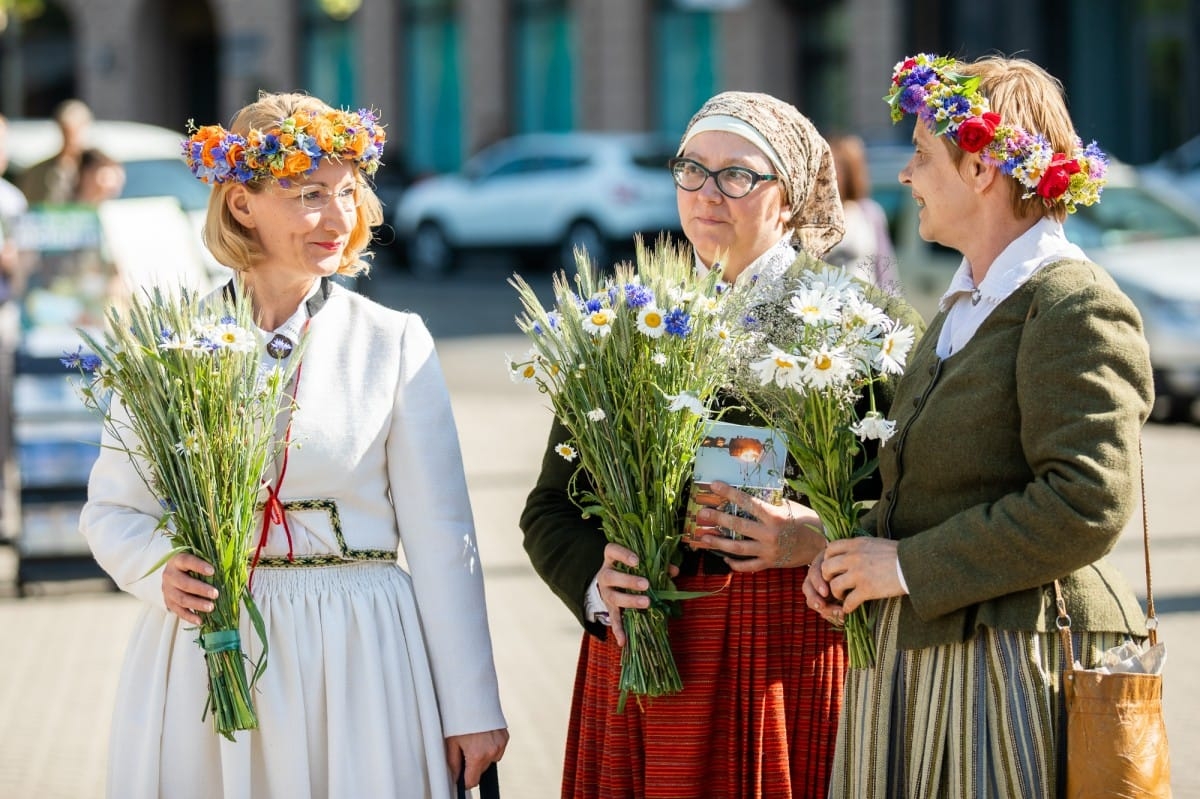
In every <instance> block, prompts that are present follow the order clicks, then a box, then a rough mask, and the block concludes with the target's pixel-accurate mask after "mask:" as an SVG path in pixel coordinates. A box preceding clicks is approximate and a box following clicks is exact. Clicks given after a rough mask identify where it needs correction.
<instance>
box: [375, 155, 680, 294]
mask: <svg viewBox="0 0 1200 799" xmlns="http://www.w3.org/2000/svg"><path fill="white" fill-rule="evenodd" d="M676 145H677V142H676V141H675V140H674V139H668V138H664V137H659V136H655V135H653V134H636V133H580V132H575V133H533V134H526V135H522V136H516V137H513V138H510V139H505V140H503V141H500V142H498V143H496V144H494V145H492V146H491V147H488V148H486V149H484V150H482V151H481V152H480V153H479V154H478V155H476V156H475V157H473V158H471V159H470V160H469V161H467V163H466V164H465V165H464V166H463V168H462V171H461V172H460V173H458V174H451V175H442V176H437V177H432V178H428V179H425V180H423V181H418V182H417V183H415V184H413V185H412V186H411V187H410V188H409V189H408V190H407V191H405V192H404V194H403V195H402V196H401V198H400V204H399V206H398V207H397V209H396V212H395V214H394V216H393V218H392V222H393V227H394V228H395V230H396V237H397V241H398V242H404V243H405V245H406V247H407V250H408V263H409V268H410V269H411V270H412V271H413V272H414V273H415V274H418V275H421V276H423V277H440V276H443V275H445V274H447V273H448V272H450V271H451V269H452V268H453V267H454V264H455V261H456V259H457V257H458V256H459V255H460V254H462V253H465V252H468V251H482V250H506V251H509V252H516V253H519V254H530V253H538V254H548V255H549V256H550V258H551V262H552V263H553V264H554V265H555V266H559V267H570V266H571V265H572V264H574V256H573V254H572V252H573V249H574V248H575V247H584V248H586V249H587V251H588V253H589V254H590V255H591V257H592V259H593V260H595V261H596V262H599V263H601V264H607V263H609V261H610V256H611V255H612V253H613V248H614V247H622V246H625V245H627V244H629V243H630V241H631V239H632V237H633V235H634V234H635V233H645V234H647V235H648V236H654V235H657V234H658V233H659V232H662V231H668V232H678V231H679V214H678V211H677V209H676V206H675V184H674V182H673V181H672V180H671V175H670V172H668V171H667V159H668V158H670V157H671V156H672V155H674V154H675V149H676Z"/></svg>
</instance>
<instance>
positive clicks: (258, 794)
mask: <svg viewBox="0 0 1200 799" xmlns="http://www.w3.org/2000/svg"><path fill="white" fill-rule="evenodd" d="M253 586H254V588H253V594H254V598H255V601H256V602H257V603H258V606H259V610H260V611H261V612H262V616H263V620H264V621H265V623H266V628H267V640H268V645H269V647H270V649H269V653H268V662H267V668H266V672H265V673H264V674H263V676H262V678H261V679H260V680H259V682H258V684H257V686H256V688H255V692H254V701H255V708H256V711H257V714H258V723H259V727H258V729H257V730H247V731H241V732H237V733H235V736H236V738H237V740H236V742H230V741H229V740H227V739H225V738H224V737H222V736H220V735H218V734H217V733H216V732H214V730H213V726H212V719H211V718H207V719H204V720H202V719H201V716H202V714H203V712H204V706H205V700H206V698H207V692H208V681H207V670H206V667H205V663H204V654H203V652H202V651H201V649H200V647H199V645H197V644H196V642H195V640H196V638H197V632H196V630H195V629H194V628H189V627H187V626H186V625H184V624H183V623H182V622H181V621H180V620H179V619H178V617H176V616H174V615H172V614H166V613H164V612H163V611H160V610H158V609H155V608H148V609H147V610H146V611H145V612H144V613H143V614H142V616H141V618H140V619H139V621H138V623H137V624H136V626H135V628H134V632H133V637H132V639H131V642H130V647H129V652H128V654H127V656H126V661H125V666H124V670H123V672H122V677H121V682H120V685H119V687H118V690H117V701H116V711H115V713H114V718H113V729H112V738H111V740H110V754H109V775H108V795H109V796H110V797H112V799H142V798H143V797H144V798H145V799H157V797H168V798H169V799H193V798H194V799H201V798H203V799H208V797H222V799H267V798H268V797H279V798H280V799H284V798H285V797H286V799H296V798H297V797H313V799H317V797H328V799H341V798H343V797H344V798H345V799H359V798H360V797H366V796H381V797H382V796H388V797H392V796H396V797H400V796H402V797H406V798H407V797H414V798H416V799H420V798H421V797H428V798H430V799H433V798H434V797H436V798H437V799H445V798H446V797H453V796H454V795H455V794H454V785H453V783H452V782H451V779H450V773H449V768H448V766H447V763H446V755H445V747H444V743H443V739H442V730H441V720H440V718H439V715H438V707H437V699H436V695H435V693H434V687H433V678H432V676H431V673H430V668H429V662H428V658H427V655H426V652H425V645H424V641H423V639H422V636H421V625H420V617H419V615H418V613H417V605H416V599H415V597H414V595H413V590H412V582H411V579H410V578H409V576H408V574H407V573H405V572H404V571H403V570H402V569H401V568H400V567H399V566H397V565H395V564H393V563H376V562H363V563H352V564H346V565H335V566H321V567H300V568H297V567H292V568H262V567H260V568H258V569H257V570H256V571H255V573H254V580H253ZM246 615H247V614H246V613H245V612H244V610H243V613H242V617H243V618H242V630H241V638H242V647H243V651H245V652H246V654H247V655H248V656H249V657H250V659H251V661H254V660H257V658H258V654H259V650H260V646H259V643H258V640H257V636H256V635H255V633H254V632H253V631H252V629H251V628H250V626H249V621H248V619H247V618H246ZM247 665H248V667H249V668H252V666H251V664H247Z"/></svg>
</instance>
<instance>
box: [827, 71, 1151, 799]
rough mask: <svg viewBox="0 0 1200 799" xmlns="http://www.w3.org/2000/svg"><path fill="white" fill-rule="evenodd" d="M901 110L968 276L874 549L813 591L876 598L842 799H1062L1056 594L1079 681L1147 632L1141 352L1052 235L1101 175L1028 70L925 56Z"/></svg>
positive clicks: (849, 600)
mask: <svg viewBox="0 0 1200 799" xmlns="http://www.w3.org/2000/svg"><path fill="white" fill-rule="evenodd" d="M890 101H891V104H892V109H893V118H894V119H899V118H900V117H901V116H903V115H904V114H914V115H916V117H917V121H916V124H915V130H914V133H913V147H914V154H913V156H912V159H911V160H910V161H909V163H908V165H907V166H906V167H905V168H904V170H903V171H902V172H901V173H900V182H901V183H903V184H904V185H906V186H908V187H909V188H910V189H911V190H912V196H913V199H914V200H915V201H916V202H917V204H918V206H920V208H921V211H920V232H921V236H922V237H923V238H925V239H927V240H929V241H936V242H938V243H940V244H943V245H945V246H947V247H951V248H953V249H956V250H958V251H959V252H961V253H962V255H963V262H962V265H961V267H960V268H959V270H958V272H957V273H956V274H955V276H954V278H953V280H952V282H951V284H950V287H949V290H948V291H947V292H946V294H945V295H944V297H943V298H942V302H941V310H940V312H939V313H938V314H937V316H936V317H935V318H934V319H933V320H932V322H931V323H930V326H929V329H928V330H927V332H926V335H925V337H924V339H923V340H922V341H921V342H920V344H919V345H918V346H917V348H916V349H915V350H914V351H913V353H912V354H911V355H910V357H909V362H908V367H907V370H906V372H905V374H904V376H903V377H902V379H901V381H900V383H899V385H898V386H897V393H896V399H895V402H894V404H893V406H892V408H893V413H894V414H895V419H896V422H897V434H896V436H895V437H894V439H892V440H891V441H889V442H888V444H887V445H886V446H885V447H883V448H882V449H881V451H880V474H881V476H882V478H883V488H884V493H883V497H882V499H881V500H880V502H879V503H878V504H877V505H876V506H875V508H873V509H872V511H871V512H869V513H868V514H867V515H866V516H865V517H864V518H863V520H862V522H863V526H864V528H865V529H866V531H867V532H868V533H870V534H871V535H870V537H867V536H864V537H859V538H854V539H851V540H846V541H838V542H834V543H831V544H830V545H829V546H828V547H827V548H826V550H825V552H824V554H823V556H821V557H818V559H817V561H816V562H815V563H814V567H815V568H812V569H810V570H809V574H808V577H807V580H806V582H805V586H804V590H805V595H806V600H807V601H808V603H809V605H810V606H811V607H812V608H814V609H816V610H818V611H819V612H821V613H822V615H824V616H826V617H827V618H829V619H831V620H835V621H836V620H837V619H839V618H840V617H841V615H842V614H843V613H845V612H849V611H852V610H854V609H855V608H858V607H860V606H862V605H863V604H864V603H866V602H868V600H878V601H877V602H874V603H872V604H873V606H874V608H875V611H876V612H877V614H878V615H877V621H876V626H875V635H876V644H877V647H878V658H877V661H876V664H875V666H874V667H873V668H871V669H862V670H856V671H852V672H851V674H850V676H849V677H848V678H847V683H846V693H845V704H844V706H843V708H842V713H841V717H840V723H839V733H838V742H837V747H836V754H835V769H834V775H833V779H832V785H831V790H830V796H832V797H854V799H871V798H872V797H892V796H913V797H916V796H922V797H924V796H938V797H962V799H967V797H1037V798H1038V799H1041V798H1043V797H1044V798H1046V799H1048V798H1049V797H1053V796H1056V795H1058V794H1060V793H1061V791H1062V786H1061V779H1062V775H1063V774H1064V770H1063V769H1062V758H1063V757H1064V756H1065V755H1064V751H1065V737H1064V735H1063V732H1064V729H1063V720H1064V710H1063V701H1062V696H1061V692H1060V685H1059V677H1060V674H1061V668H1062V650H1061V648H1060V645H1059V642H1058V639H1057V637H1056V632H1055V610H1054V601H1053V596H1054V593H1053V592H1054V588H1053V585H1054V582H1055V581H1056V580H1057V581H1059V582H1060V583H1061V586H1062V590H1063V593H1064V594H1065V598H1066V604H1067V608H1068V611H1069V612H1070V615H1071V618H1072V622H1073V623H1072V629H1073V630H1074V631H1075V636H1076V640H1075V652H1076V656H1077V658H1078V659H1080V660H1081V661H1082V662H1083V665H1084V666H1085V667H1087V666H1093V665H1095V664H1096V662H1097V659H1098V656H1099V654H1100V653H1101V652H1102V651H1103V650H1105V649H1108V648H1109V647H1112V646H1116V645H1118V644H1120V643H1122V642H1123V641H1125V640H1127V639H1129V638H1138V637H1140V636H1143V635H1144V634H1145V629H1144V622H1143V615H1142V611H1141V609H1140V607H1139V606H1138V603H1137V600H1136V598H1135V597H1134V595H1133V593H1132V591H1131V590H1130V589H1129V587H1128V586H1127V585H1126V583H1125V581H1124V580H1123V579H1122V578H1121V576H1120V575H1119V574H1118V573H1117V571H1116V570H1115V569H1114V568H1113V567H1112V566H1110V565H1109V564H1108V563H1107V562H1106V561H1105V560H1104V556H1105V554H1106V553H1107V552H1108V551H1109V550H1111V549H1112V547H1113V545H1114V544H1115V543H1116V541H1117V539H1118V537H1119V536H1120V534H1121V531H1122V529H1123V528H1124V526H1125V524H1126V522H1127V521H1128V519H1129V517H1130V515H1131V513H1132V510H1133V507H1134V501H1135V493H1136V487H1137V477H1138V468H1139V462H1138V461H1139V456H1138V437H1139V435H1140V429H1141V426H1142V424H1143V423H1144V421H1145V420H1146V417H1147V415H1148V413H1149V409H1150V405H1151V400H1152V382H1151V371H1150V361H1149V354H1148V351H1147V347H1146V342H1145V339H1144V337H1143V335H1142V326H1141V319H1140V317H1139V315H1138V313H1137V310H1136V309H1135V308H1134V306H1133V304H1132V303H1131V302H1130V300H1129V299H1128V298H1127V297H1125V296H1124V295H1123V294H1122V293H1121V292H1120V290H1118V288H1117V287H1116V285H1115V284H1114V283H1113V281H1112V279H1111V278H1110V277H1109V276H1108V274H1107V273H1105V272H1104V270H1103V269H1101V268H1100V267H1099V266H1097V265H1096V264H1093V263H1091V262H1089V261H1088V260H1087V257H1086V255H1085V254H1084V253H1083V252H1081V251H1080V250H1079V248H1078V247H1076V246H1075V245H1073V244H1071V243H1070V242H1069V241H1068V240H1067V239H1066V238H1065V236H1064V235H1063V228H1062V224H1061V221H1062V220H1063V219H1064V218H1065V216H1066V214H1067V213H1069V212H1071V211H1073V210H1074V209H1075V207H1076V206H1078V205H1089V204H1091V203H1092V202H1095V201H1096V200H1097V199H1098V198H1099V192H1100V190H1101V188H1102V186H1103V180H1104V169H1105V166H1106V163H1107V162H1106V160H1105V158H1104V156H1103V154H1102V153H1101V152H1100V151H1099V149H1098V148H1097V147H1096V146H1095V144H1094V143H1093V144H1092V145H1089V146H1087V147H1086V148H1085V147H1083V146H1082V145H1081V144H1080V141H1079V139H1078V137H1077V135H1076V133H1075V130H1074V127H1073V125H1072V123H1071V120H1070V117H1069V116H1068V113H1067V109H1066V103H1065V100H1064V98H1063V95H1062V91H1061V86H1060V85H1059V83H1058V82H1057V81H1056V80H1055V79H1054V78H1052V77H1051V76H1050V75H1048V74H1046V73H1045V72H1044V71H1043V70H1042V69H1041V68H1039V67H1037V66H1036V65H1034V64H1032V63H1030V62H1028V61H1023V60H1017V59H1005V58H997V57H993V58H985V59H982V60H980V61H976V62H973V63H970V64H962V63H958V62H955V61H954V60H953V59H946V58H935V57H933V56H927V55H919V56H916V57H914V58H910V59H907V60H906V61H903V62H901V63H900V64H898V65H897V68H896V72H895V74H894V76H893V81H892V92H891V96H890Z"/></svg>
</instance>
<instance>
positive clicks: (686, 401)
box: [663, 391, 708, 418]
mask: <svg viewBox="0 0 1200 799" xmlns="http://www.w3.org/2000/svg"><path fill="white" fill-rule="evenodd" d="M663 396H664V397H666V398H667V399H668V400H670V401H671V404H670V405H668V406H667V410H669V411H691V412H692V413H693V414H695V415H696V416H703V417H704V418H708V408H706V407H704V403H703V402H701V401H700V398H699V397H697V396H696V395H695V394H693V393H692V392H690V391H681V392H679V393H678V394H664V395H663Z"/></svg>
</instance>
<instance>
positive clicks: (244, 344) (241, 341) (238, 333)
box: [204, 321, 255, 352]
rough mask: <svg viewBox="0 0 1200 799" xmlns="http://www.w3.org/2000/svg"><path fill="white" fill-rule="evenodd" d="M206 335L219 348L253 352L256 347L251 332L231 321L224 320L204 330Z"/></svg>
mask: <svg viewBox="0 0 1200 799" xmlns="http://www.w3.org/2000/svg"><path fill="white" fill-rule="evenodd" d="M204 337H205V338H207V339H208V340H209V341H211V342H212V343H213V344H215V345H216V346H217V347H218V348H222V349H227V350H230V351H231V352H253V350H254V347H255V340H254V337H253V336H251V335H250V332H249V331H248V330H246V329H245V328H243V327H239V326H238V325H236V324H233V323H231V322H225V321H222V322H221V323H220V324H218V325H215V326H213V327H211V328H209V329H208V330H206V331H204Z"/></svg>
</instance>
